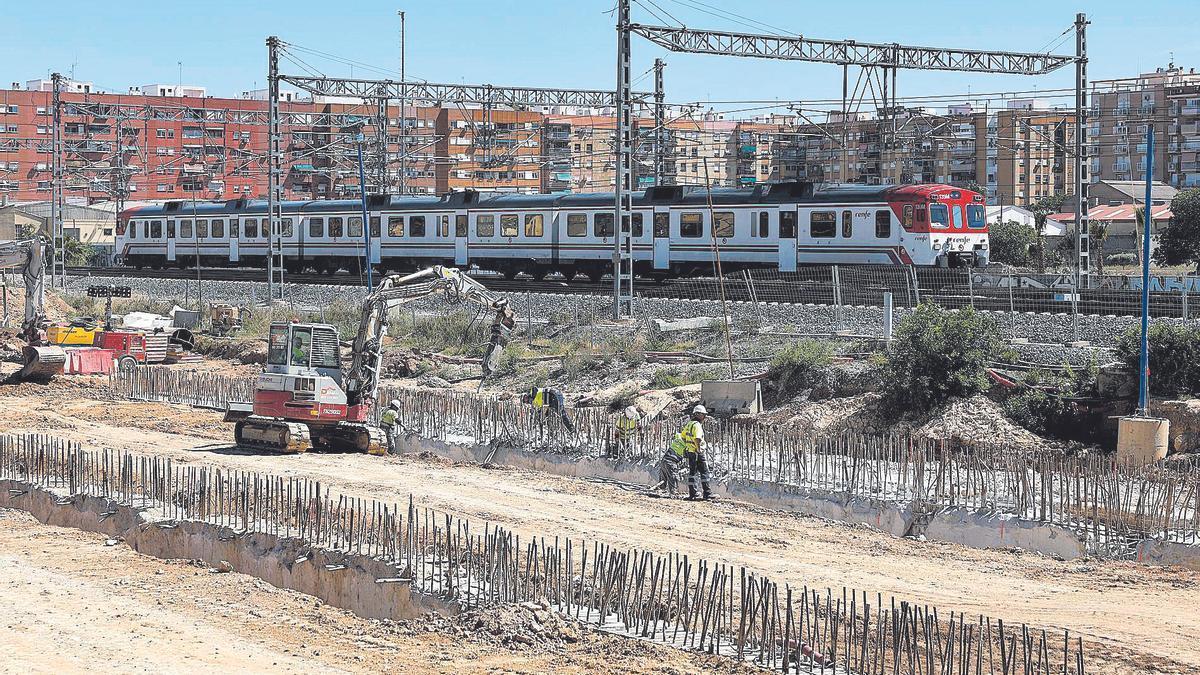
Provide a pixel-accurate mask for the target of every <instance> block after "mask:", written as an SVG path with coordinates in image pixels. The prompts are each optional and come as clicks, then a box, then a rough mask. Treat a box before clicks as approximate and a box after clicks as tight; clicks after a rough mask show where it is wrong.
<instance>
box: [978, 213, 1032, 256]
mask: <svg viewBox="0 0 1200 675" xmlns="http://www.w3.org/2000/svg"><path fill="white" fill-rule="evenodd" d="M1036 240H1037V233H1036V232H1034V230H1033V228H1032V227H1029V226H1028V225H1022V224H1021V223H1015V222H1012V221H1011V220H1010V221H1006V222H1003V223H996V224H995V225H992V226H991V227H990V228H988V245H989V246H990V247H991V250H992V262H998V263H1005V264H1008V265H1016V266H1018V267H1025V266H1027V265H1029V261H1030V251H1031V250H1033V247H1034V244H1035V242H1036Z"/></svg>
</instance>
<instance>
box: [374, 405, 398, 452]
mask: <svg viewBox="0 0 1200 675" xmlns="http://www.w3.org/2000/svg"><path fill="white" fill-rule="evenodd" d="M399 416H400V401H397V400H394V399H393V400H392V402H391V403H389V404H388V406H387V408H385V409H384V411H383V414H382V415H380V416H379V428H380V429H382V430H383V434H384V435H385V436H387V446H388V454H389V455H394V454H396V429H397V428H398V427H399V424H397V422H399V419H398V418H399Z"/></svg>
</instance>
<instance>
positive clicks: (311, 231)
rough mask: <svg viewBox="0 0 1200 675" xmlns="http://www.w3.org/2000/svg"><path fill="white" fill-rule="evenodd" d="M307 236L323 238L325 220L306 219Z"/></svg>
mask: <svg viewBox="0 0 1200 675" xmlns="http://www.w3.org/2000/svg"><path fill="white" fill-rule="evenodd" d="M308 236H310V237H324V236H325V219H324V218H309V219H308Z"/></svg>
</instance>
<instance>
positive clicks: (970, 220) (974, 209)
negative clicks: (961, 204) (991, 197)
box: [967, 204, 987, 230]
mask: <svg viewBox="0 0 1200 675" xmlns="http://www.w3.org/2000/svg"><path fill="white" fill-rule="evenodd" d="M983 213H984V212H983V206H981V205H979V204H970V205H968V206H967V227H970V228H973V229H976V230H978V229H982V228H983V227H984V226H985V225H986V224H987V223H985V222H984V217H983Z"/></svg>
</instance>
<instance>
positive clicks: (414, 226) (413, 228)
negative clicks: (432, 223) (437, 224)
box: [408, 216, 425, 237]
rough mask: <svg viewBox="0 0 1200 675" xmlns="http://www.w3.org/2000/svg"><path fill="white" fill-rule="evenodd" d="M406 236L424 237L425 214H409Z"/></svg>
mask: <svg viewBox="0 0 1200 675" xmlns="http://www.w3.org/2000/svg"><path fill="white" fill-rule="evenodd" d="M408 236H410V237H424V236H425V216H409V217H408Z"/></svg>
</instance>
